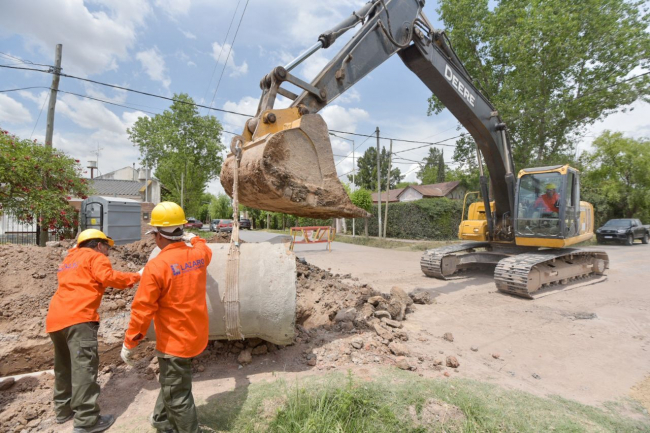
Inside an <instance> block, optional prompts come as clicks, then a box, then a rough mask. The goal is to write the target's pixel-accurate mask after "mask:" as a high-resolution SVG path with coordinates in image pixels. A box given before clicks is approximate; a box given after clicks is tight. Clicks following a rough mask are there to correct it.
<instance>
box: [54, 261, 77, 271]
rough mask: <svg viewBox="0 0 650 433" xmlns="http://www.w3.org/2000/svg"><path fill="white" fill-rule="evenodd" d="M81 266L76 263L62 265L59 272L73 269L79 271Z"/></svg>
mask: <svg viewBox="0 0 650 433" xmlns="http://www.w3.org/2000/svg"><path fill="white" fill-rule="evenodd" d="M78 267H79V266H78V265H77V262H74V263H61V264H60V265H59V270H58V271H57V272H63V271H69V270H71V269H77V268H78Z"/></svg>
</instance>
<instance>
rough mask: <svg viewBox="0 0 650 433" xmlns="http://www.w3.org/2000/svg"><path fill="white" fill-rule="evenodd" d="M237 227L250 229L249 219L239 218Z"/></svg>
mask: <svg viewBox="0 0 650 433" xmlns="http://www.w3.org/2000/svg"><path fill="white" fill-rule="evenodd" d="M239 228H241V229H248V230H250V229H251V228H252V226H251V220H249V219H248V218H239Z"/></svg>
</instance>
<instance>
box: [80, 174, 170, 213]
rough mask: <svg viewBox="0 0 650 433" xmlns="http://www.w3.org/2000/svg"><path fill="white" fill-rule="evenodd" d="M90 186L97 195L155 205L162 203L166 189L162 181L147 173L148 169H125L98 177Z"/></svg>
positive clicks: (91, 181)
mask: <svg viewBox="0 0 650 433" xmlns="http://www.w3.org/2000/svg"><path fill="white" fill-rule="evenodd" d="M149 171H150V170H149ZM90 186H91V188H92V189H93V190H94V193H95V194H96V195H101V196H104V197H121V198H128V199H131V200H136V201H139V202H148V203H153V204H158V203H160V191H161V189H162V188H164V187H163V186H162V185H161V183H160V180H158V179H156V178H155V177H154V176H152V175H151V173H150V172H149V173H147V170H146V169H143V168H140V169H136V168H135V167H124V168H120V169H119V170H115V171H112V172H110V173H106V174H103V175H101V176H96V177H95V178H94V179H92V180H90Z"/></svg>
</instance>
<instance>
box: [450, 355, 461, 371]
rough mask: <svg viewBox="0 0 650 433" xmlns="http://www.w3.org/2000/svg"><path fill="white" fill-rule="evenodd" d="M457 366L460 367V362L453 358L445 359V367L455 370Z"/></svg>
mask: <svg viewBox="0 0 650 433" xmlns="http://www.w3.org/2000/svg"><path fill="white" fill-rule="evenodd" d="M459 365H460V362H458V359H456V357H455V356H448V357H447V367H451V368H457V367H458V366H459Z"/></svg>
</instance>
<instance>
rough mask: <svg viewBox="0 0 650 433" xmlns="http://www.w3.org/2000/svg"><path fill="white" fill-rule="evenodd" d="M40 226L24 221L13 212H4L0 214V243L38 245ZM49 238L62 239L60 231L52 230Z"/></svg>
mask: <svg viewBox="0 0 650 433" xmlns="http://www.w3.org/2000/svg"><path fill="white" fill-rule="evenodd" d="M40 228H41V227H40V226H39V225H38V224H30V223H23V222H20V221H19V220H18V219H17V218H15V217H14V216H13V215H11V214H7V213H2V214H0V245H2V244H17V245H38V241H39V238H40ZM48 240H50V241H58V240H60V234H59V232H58V231H57V230H50V231H49V233H48Z"/></svg>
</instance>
